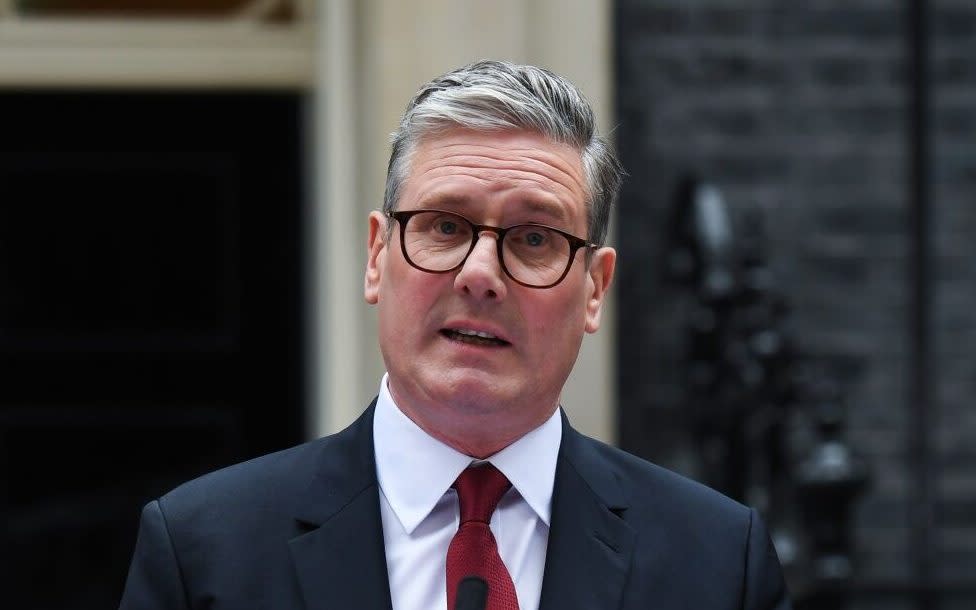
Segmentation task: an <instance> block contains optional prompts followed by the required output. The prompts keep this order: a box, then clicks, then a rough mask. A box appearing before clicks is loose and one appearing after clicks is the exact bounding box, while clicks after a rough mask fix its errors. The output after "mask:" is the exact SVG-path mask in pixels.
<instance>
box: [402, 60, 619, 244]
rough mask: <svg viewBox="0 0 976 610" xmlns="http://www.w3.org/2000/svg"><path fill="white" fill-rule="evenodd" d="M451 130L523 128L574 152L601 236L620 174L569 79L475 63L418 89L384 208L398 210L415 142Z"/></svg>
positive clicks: (595, 231)
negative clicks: (572, 148) (566, 145)
mask: <svg viewBox="0 0 976 610" xmlns="http://www.w3.org/2000/svg"><path fill="white" fill-rule="evenodd" d="M452 127H463V128H467V129H473V130H477V131H497V130H503V129H526V130H532V131H536V132H539V133H540V134H542V135H543V136H545V137H546V138H549V139H550V140H551V141H553V142H559V143H562V144H569V145H570V146H572V147H574V148H575V149H576V150H578V151H579V153H580V157H581V158H582V161H583V173H584V176H585V179H586V187H587V191H588V193H587V201H586V206H587V225H588V227H589V240H590V241H592V242H594V243H597V244H602V243H603V240H604V239H605V238H606V234H607V225H608V223H609V219H610V207H611V205H612V204H613V202H614V201H615V200H616V198H617V192H618V191H619V190H620V183H621V181H622V180H623V175H624V171H623V168H622V167H621V165H620V162H619V161H617V157H616V156H615V155H614V152H613V149H612V148H611V147H610V145H609V144H608V143H607V141H606V140H605V139H604V138H603V137H601V136H600V135H599V134H598V133H597V131H596V125H595V121H594V118H593V109H592V108H590V105H589V103H588V102H587V101H586V98H584V97H583V94H582V93H580V91H579V89H577V88H576V86H575V85H573V84H572V83H571V82H569V81H568V80H566V79H564V78H562V77H560V76H557V75H555V74H553V73H552V72H550V71H548V70H544V69H542V68H537V67H535V66H521V65H516V64H512V63H508V62H502V61H488V60H485V61H479V62H475V63H473V64H470V65H467V66H464V67H463V68H458V69H457V70H454V71H452V72H448V73H447V74H445V75H443V76H439V77H437V78H435V79H434V80H432V81H430V82H429V83H427V84H426V85H424V86H423V87H421V89H420V90H419V91H418V92H417V94H416V95H415V96H414V98H413V99H412V100H410V103H409V104H408V105H407V110H406V112H405V113H404V115H403V119H401V121H400V126H399V127H398V128H397V130H396V131H395V132H394V133H393V136H392V142H393V150H392V152H391V153H390V163H389V166H388V168H387V174H386V193H385V194H384V196H383V210H384V211H385V212H391V211H393V210H395V209H396V207H397V203H398V200H399V197H400V192H401V190H402V188H403V183H404V181H405V180H406V178H407V173H408V172H409V170H410V159H411V157H412V155H413V152H414V151H415V150H416V147H417V145H418V143H419V142H420V140H421V139H422V138H423V137H425V136H428V135H435V134H437V133H438V132H442V131H444V130H446V129H450V128H452Z"/></svg>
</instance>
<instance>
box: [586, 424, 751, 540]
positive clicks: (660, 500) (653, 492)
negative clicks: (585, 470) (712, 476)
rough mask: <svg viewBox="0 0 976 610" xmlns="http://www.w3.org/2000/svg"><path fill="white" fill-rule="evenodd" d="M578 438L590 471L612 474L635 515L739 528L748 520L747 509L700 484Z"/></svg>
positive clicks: (655, 465) (587, 438)
mask: <svg viewBox="0 0 976 610" xmlns="http://www.w3.org/2000/svg"><path fill="white" fill-rule="evenodd" d="M579 438H580V439H581V441H582V442H583V443H584V444H585V445H586V446H587V447H588V449H587V451H588V453H589V457H588V460H589V461H590V462H591V466H590V467H595V468H598V469H601V470H603V471H605V472H610V473H612V475H613V477H614V478H615V479H616V482H617V484H618V485H619V487H620V489H621V490H622V491H623V493H624V495H625V496H626V497H627V499H628V503H629V504H630V505H631V506H632V507H633V508H634V509H637V510H638V511H640V510H641V509H650V510H651V511H652V512H653V513H655V514H659V513H661V512H665V513H671V514H674V515H675V516H677V515H679V514H680V515H683V519H695V518H701V519H702V520H707V521H714V520H716V519H718V520H719V521H720V522H723V521H724V522H727V521H728V520H733V521H736V522H738V523H740V524H742V523H747V522H748V520H749V519H750V516H749V512H750V509H749V508H748V507H746V506H744V505H742V504H741V503H739V502H737V501H735V500H733V499H731V498H729V497H727V496H725V495H723V494H721V493H719V492H718V491H716V490H714V489H712V488H710V487H707V486H705V485H703V484H702V483H699V482H697V481H694V480H692V479H690V478H688V477H686V476H684V475H681V474H678V473H676V472H673V471H671V470H668V469H667V468H664V467H662V466H659V465H657V464H654V463H652V462H649V461H647V460H645V459H643V458H640V457H637V456H635V455H633V454H631V453H627V452H626V451H624V450H622V449H618V448H616V447H611V446H610V445H607V444H605V443H602V442H600V441H597V440H595V439H591V438H589V437H585V436H582V435H580V437H579Z"/></svg>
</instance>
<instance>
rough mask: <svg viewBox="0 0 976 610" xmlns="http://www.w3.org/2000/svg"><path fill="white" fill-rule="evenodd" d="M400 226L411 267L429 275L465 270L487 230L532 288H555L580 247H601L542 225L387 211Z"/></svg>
mask: <svg viewBox="0 0 976 610" xmlns="http://www.w3.org/2000/svg"><path fill="white" fill-rule="evenodd" d="M387 216H389V217H390V218H392V219H394V220H396V221H397V222H398V223H400V250H402V251H403V257H404V258H405V259H406V260H407V262H408V263H409V264H410V266H412V267H414V268H416V269H419V270H421V271H426V272H428V273H449V272H451V271H454V270H456V269H460V268H461V266H462V265H464V261H466V260H468V255H469V254H471V251H472V250H474V245H475V243H476V242H477V241H478V237H479V236H480V235H481V234H482V233H484V232H485V231H488V232H491V233H494V234H495V235H496V239H495V244H496V245H497V248H498V261H499V263H500V264H501V267H502V270H503V271H504V272H505V275H507V276H508V277H510V278H512V279H513V280H514V281H516V282H518V283H519V284H521V285H523V286H527V287H529V288H552V287H553V286H555V285H556V284H558V283H559V282H561V281H563V278H565V277H566V274H567V273H569V268H570V267H571V266H572V265H573V257H574V256H575V255H576V251H577V250H579V249H580V248H594V249H595V248H598V247H599V246H597V244H594V243H590V242H588V241H586V240H585V239H581V238H579V237H576V236H575V235H570V234H569V233H566V232H565V231H560V230H559V229H556V228H553V227H547V226H545V225H538V224H521V225H515V226H511V227H506V228H501V227H492V226H489V225H479V224H475V223H473V222H471V221H470V220H468V219H467V218H465V217H464V216H459V215H458V214H453V213H451V212H444V211H441V210H410V211H407V212H387Z"/></svg>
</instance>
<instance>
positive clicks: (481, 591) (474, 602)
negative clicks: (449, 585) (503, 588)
mask: <svg viewBox="0 0 976 610" xmlns="http://www.w3.org/2000/svg"><path fill="white" fill-rule="evenodd" d="M487 602H488V583H486V582H485V579H483V578H481V577H480V576H465V577H464V578H462V579H461V582H459V583H458V588H457V598H456V599H455V600H454V610H485V604H487Z"/></svg>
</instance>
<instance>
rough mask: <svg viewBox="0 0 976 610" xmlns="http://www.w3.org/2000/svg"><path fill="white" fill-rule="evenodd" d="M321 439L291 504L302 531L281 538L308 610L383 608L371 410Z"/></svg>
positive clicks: (386, 592)
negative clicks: (310, 474)
mask: <svg viewBox="0 0 976 610" xmlns="http://www.w3.org/2000/svg"><path fill="white" fill-rule="evenodd" d="M375 404H376V402H375V401H373V404H371V405H370V407H369V408H368V409H367V410H366V412H365V413H363V415H362V416H361V417H360V418H359V419H358V420H357V421H356V422H355V423H354V424H353V425H352V426H350V427H349V428H347V429H346V430H344V431H342V432H340V433H339V434H337V435H336V436H334V437H331V438H329V439H328V440H327V442H326V445H325V446H324V447H323V450H322V455H321V456H320V459H319V470H318V472H317V473H316V476H315V477H314V479H313V480H312V481H311V483H310V485H309V487H308V490H307V492H306V494H305V495H304V497H302V498H301V499H300V500H299V502H298V505H297V506H296V508H295V515H296V518H297V520H298V521H299V522H300V524H301V526H302V527H303V528H305V529H307V530H308V531H307V532H306V533H304V534H302V535H299V536H297V537H295V538H293V539H292V540H291V541H290V542H289V546H290V548H291V553H292V558H293V559H294V562H295V568H296V573H297V575H298V581H299V584H300V588H301V591H302V594H303V596H304V599H305V604H306V607H307V608H308V609H309V610H329V609H333V610H334V609H336V608H357V609H363V610H373V609H375V610H389V609H390V608H391V607H392V604H391V602H390V586H389V578H388V576H387V571H386V554H385V552H384V547H383V525H382V520H381V517H380V509H379V486H378V484H377V482H376V466H375V461H374V457H373V455H374V453H373V409H374V408H375Z"/></svg>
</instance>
